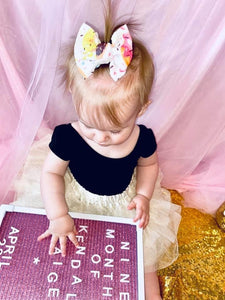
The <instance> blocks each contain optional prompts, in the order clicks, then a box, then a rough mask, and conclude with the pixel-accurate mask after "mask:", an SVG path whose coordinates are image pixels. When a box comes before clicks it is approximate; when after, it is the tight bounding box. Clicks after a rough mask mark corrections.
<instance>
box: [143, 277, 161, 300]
mask: <svg viewBox="0 0 225 300" xmlns="http://www.w3.org/2000/svg"><path fill="white" fill-rule="evenodd" d="M145 300H162V298H161V296H160V288H159V280H158V276H157V273H156V272H149V273H145Z"/></svg>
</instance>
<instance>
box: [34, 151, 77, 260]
mask: <svg viewBox="0 0 225 300" xmlns="http://www.w3.org/2000/svg"><path fill="white" fill-rule="evenodd" d="M68 163H69V162H67V161H64V160H62V159H60V158H59V157H58V156H56V155H55V154H54V153H53V152H51V151H50V153H49V155H48V157H47V159H46V161H45V163H44V166H43V171H42V175H41V193H42V198H43V201H44V204H45V209H46V213H47V217H48V219H49V228H48V229H47V230H46V231H45V232H44V233H43V234H41V235H40V236H39V237H38V240H39V241H40V240H42V239H44V238H46V237H48V236H50V235H51V236H52V238H51V243H50V247H49V254H53V253H54V249H55V246H56V243H57V241H58V240H59V242H60V248H61V251H62V255H63V256H65V255H66V240H67V237H68V238H69V239H70V240H71V241H72V243H73V244H74V245H75V246H77V245H78V242H77V239H76V237H75V235H76V228H75V226H74V221H73V219H72V218H71V217H70V215H69V214H68V206H67V204H66V200H65V184H64V175H65V172H66V169H67V166H68Z"/></svg>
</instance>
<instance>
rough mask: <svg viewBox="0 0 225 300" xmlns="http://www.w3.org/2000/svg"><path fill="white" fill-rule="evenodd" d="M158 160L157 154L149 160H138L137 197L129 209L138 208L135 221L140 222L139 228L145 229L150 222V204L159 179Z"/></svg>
mask: <svg viewBox="0 0 225 300" xmlns="http://www.w3.org/2000/svg"><path fill="white" fill-rule="evenodd" d="M158 171H159V167H158V160H157V154H156V152H155V153H153V154H152V155H151V156H149V157H147V158H142V157H141V158H140V159H139V160H138V165H137V171H136V177H137V186H136V196H135V197H134V198H133V199H132V201H131V202H130V204H129V206H128V209H133V208H136V215H135V218H134V221H135V222H136V221H138V220H140V223H139V226H140V227H143V228H145V227H146V226H147V225H148V222H149V202H150V200H151V197H152V194H153V191H154V188H155V183H156V180H157V177H158Z"/></svg>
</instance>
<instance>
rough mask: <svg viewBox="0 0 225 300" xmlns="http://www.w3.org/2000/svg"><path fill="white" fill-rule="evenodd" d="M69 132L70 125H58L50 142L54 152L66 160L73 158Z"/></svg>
mask: <svg viewBox="0 0 225 300" xmlns="http://www.w3.org/2000/svg"><path fill="white" fill-rule="evenodd" d="M69 132H70V131H68V125H66V124H65V125H59V126H56V127H55V129H54V131H53V135H52V139H51V142H50V144H49V148H50V149H51V150H52V152H53V153H54V154H55V155H57V156H58V157H59V158H61V159H63V160H65V161H68V160H70V158H71V157H70V145H69V141H70V137H69Z"/></svg>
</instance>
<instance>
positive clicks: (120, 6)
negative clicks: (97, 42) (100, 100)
mask: <svg viewBox="0 0 225 300" xmlns="http://www.w3.org/2000/svg"><path fill="white" fill-rule="evenodd" d="M0 1H1V5H0V20H1V22H0V78H1V81H0V89H1V104H0V118H1V126H0V168H1V169H0V170H1V175H0V196H1V197H0V202H1V203H4V202H7V201H10V200H11V198H10V197H9V196H10V195H11V194H9V191H10V190H11V186H12V183H13V180H14V178H15V176H16V175H17V174H18V172H19V170H20V168H21V167H22V165H23V163H24V161H25V160H26V156H27V154H28V151H29V148H30V146H31V144H32V142H33V141H34V139H35V137H36V136H37V133H38V129H39V128H40V126H41V128H42V129H43V128H45V127H46V128H53V127H54V126H55V125H56V124H59V123H65V122H70V121H72V120H73V119H75V117H76V116H75V113H74V109H73V105H72V102H71V99H70V95H69V94H66V93H65V92H64V87H63V86H62V85H60V79H61V74H60V70H59V69H58V65H59V64H60V62H61V57H62V55H63V53H64V51H65V45H68V44H70V43H71V41H74V36H75V34H76V32H77V31H78V28H79V26H80V24H81V23H82V22H84V21H86V22H88V23H89V24H91V25H93V26H94V27H95V28H96V29H98V31H99V32H100V33H102V32H103V28H104V22H103V14H102V5H101V1H100V0H96V1H91V0H82V1H81V0H80V1H73V0H67V1H66V0H62V1H54V0H48V1H45V2H43V1H38V0H33V1H30V0H21V1H17V0H9V1H4V0H0ZM113 5H114V6H116V8H117V16H118V17H121V16H123V17H124V18H123V19H124V20H127V19H129V16H133V18H134V19H135V20H138V22H139V23H141V24H142V25H141V26H140V27H139V31H138V32H136V35H137V36H138V38H139V39H141V40H142V41H143V42H144V43H145V45H146V46H147V48H148V49H149V50H150V51H151V52H152V54H153V57H154V61H155V65H156V80H155V85H154V88H153V92H152V94H151V99H152V104H151V106H150V107H149V109H148V111H147V113H146V114H145V115H144V116H143V117H142V118H140V120H139V121H140V122H142V123H144V124H146V125H148V126H151V127H152V128H153V129H154V131H155V134H156V137H157V141H158V155H159V161H160V166H161V169H162V171H163V174H164V177H163V180H162V184H163V186H165V187H167V188H170V189H177V190H179V191H180V192H183V193H184V196H185V203H186V205H189V206H194V207H197V208H199V209H204V210H206V211H207V212H211V213H213V212H214V211H215V210H216V209H217V207H218V206H219V204H220V203H222V202H223V201H224V200H225V171H224V166H225V104H224V100H225V97H224V95H225V84H224V79H223V78H224V73H225V59H224V54H225V14H224V12H225V2H224V1H223V0H208V1H197V0H193V1H182V0H173V1H171V0H151V1H147V0H139V1H138V0H137V1H133V0H123V1H118V0H114V1H113ZM42 132H43V131H42ZM36 138H37V137H36Z"/></svg>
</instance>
